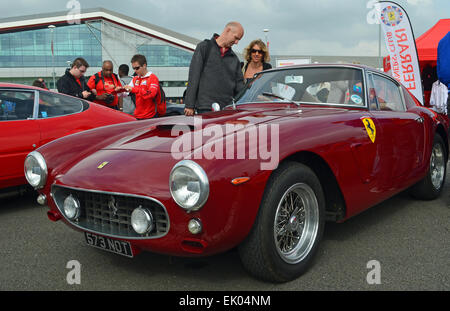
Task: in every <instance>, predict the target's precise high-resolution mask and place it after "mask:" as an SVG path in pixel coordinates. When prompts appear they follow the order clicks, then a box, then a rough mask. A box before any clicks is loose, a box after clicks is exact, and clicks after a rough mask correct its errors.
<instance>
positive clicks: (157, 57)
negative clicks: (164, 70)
mask: <svg viewBox="0 0 450 311" xmlns="http://www.w3.org/2000/svg"><path fill="white" fill-rule="evenodd" d="M138 53H139V54H142V55H145V57H146V58H147V65H148V66H149V67H189V65H190V64H191V59H192V55H193V53H192V52H187V51H185V50H182V49H179V48H175V47H173V46H170V45H151V44H149V45H141V46H139V47H138Z"/></svg>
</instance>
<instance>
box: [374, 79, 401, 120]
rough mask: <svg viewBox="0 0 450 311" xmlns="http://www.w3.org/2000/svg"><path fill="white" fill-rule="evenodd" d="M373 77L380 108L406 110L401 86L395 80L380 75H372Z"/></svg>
mask: <svg viewBox="0 0 450 311" xmlns="http://www.w3.org/2000/svg"><path fill="white" fill-rule="evenodd" d="M372 78H373V86H374V91H375V96H376V98H377V100H378V106H379V109H380V110H384V111H405V107H404V105H403V102H402V97H401V94H400V89H399V87H398V86H397V85H396V84H395V83H394V82H392V81H390V80H388V79H386V78H383V77H381V76H379V75H372ZM369 97H370V94H369Z"/></svg>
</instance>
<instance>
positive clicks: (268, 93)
mask: <svg viewBox="0 0 450 311" xmlns="http://www.w3.org/2000/svg"><path fill="white" fill-rule="evenodd" d="M262 95H264V96H270V97H275V98H278V99H281V100H282V101H284V102H288V103H292V104H295V105H297V106H300V104H299V103H296V102H294V101H292V100H289V99H287V98H284V97H282V96H280V95H277V94H274V93H270V92H263V93H262Z"/></svg>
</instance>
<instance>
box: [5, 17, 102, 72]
mask: <svg viewBox="0 0 450 311" xmlns="http://www.w3.org/2000/svg"><path fill="white" fill-rule="evenodd" d="M95 24H96V23H91V25H95ZM97 24H100V23H97ZM92 32H93V33H94V34H95V36H94V35H93V34H92ZM96 37H97V38H99V39H100V38H101V31H99V30H97V29H95V28H94V27H90V28H88V26H87V25H86V24H80V25H67V26H59V27H56V28H55V30H54V31H53V50H54V62H55V63H54V65H55V67H66V66H67V61H73V60H74V59H75V58H77V57H83V58H84V59H86V60H87V62H88V63H89V65H90V66H93V67H101V65H102V47H101V45H100V43H99V42H98V41H97V38H96ZM51 42H52V35H51V31H50V29H48V28H42V29H34V30H26V31H19V32H13V33H2V34H0V67H2V68H16V67H52V66H53V62H52V50H51Z"/></svg>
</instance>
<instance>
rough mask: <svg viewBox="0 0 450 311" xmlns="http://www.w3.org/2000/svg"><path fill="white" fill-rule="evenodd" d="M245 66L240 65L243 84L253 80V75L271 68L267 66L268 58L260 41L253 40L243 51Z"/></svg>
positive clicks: (266, 50)
mask: <svg viewBox="0 0 450 311" xmlns="http://www.w3.org/2000/svg"><path fill="white" fill-rule="evenodd" d="M244 59H245V64H244V63H242V74H243V75H244V82H247V80H248V79H251V78H253V76H254V75H255V73H258V72H260V71H263V70H266V69H270V68H272V65H270V64H269V61H270V56H269V50H268V49H267V46H266V44H265V43H264V42H263V41H262V40H261V39H257V40H253V41H252V42H250V44H249V45H248V46H247V47H246V48H245V49H244Z"/></svg>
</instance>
